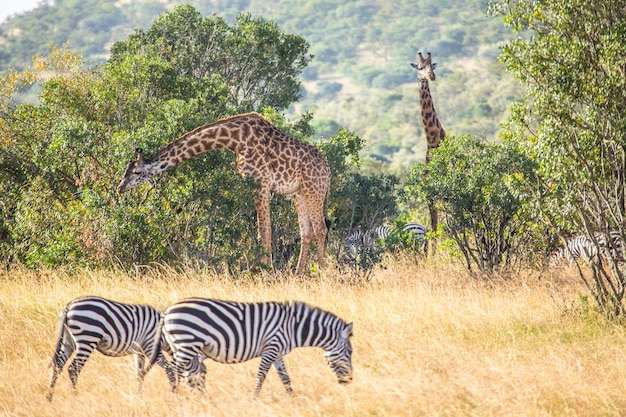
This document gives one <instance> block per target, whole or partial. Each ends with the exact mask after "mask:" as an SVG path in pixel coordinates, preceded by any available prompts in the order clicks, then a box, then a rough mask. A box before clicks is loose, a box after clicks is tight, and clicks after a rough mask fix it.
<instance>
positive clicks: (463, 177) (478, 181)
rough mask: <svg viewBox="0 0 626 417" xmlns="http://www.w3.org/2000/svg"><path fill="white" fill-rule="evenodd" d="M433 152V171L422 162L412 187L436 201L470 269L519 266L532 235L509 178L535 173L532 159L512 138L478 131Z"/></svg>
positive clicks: (448, 141)
mask: <svg viewBox="0 0 626 417" xmlns="http://www.w3.org/2000/svg"><path fill="white" fill-rule="evenodd" d="M432 155H433V156H432V160H431V161H430V163H429V164H428V170H429V174H428V176H427V177H426V178H423V173H424V169H425V167H426V166H425V164H419V165H416V166H415V167H414V169H413V170H412V173H411V176H410V178H409V179H408V180H407V182H406V187H408V188H411V187H417V188H418V189H419V190H420V191H421V192H422V193H423V194H424V196H425V198H426V200H427V201H434V202H435V204H436V206H437V209H438V210H439V212H440V213H441V214H442V217H443V224H444V229H445V232H446V233H447V234H449V235H450V236H451V237H452V239H453V240H454V241H455V242H456V244H457V246H458V248H459V249H460V251H461V253H462V254H463V257H464V259H465V262H466V266H467V268H468V269H469V270H472V268H473V266H475V267H477V268H478V269H479V270H481V271H493V270H494V269H501V268H503V267H510V266H513V265H515V263H516V260H519V259H520V258H521V257H522V256H523V253H524V251H523V250H522V249H523V243H524V242H525V239H527V238H528V235H527V233H526V231H525V230H524V229H525V227H524V225H525V222H524V220H523V219H522V218H521V217H520V216H519V215H518V211H519V209H520V207H521V201H520V199H519V198H517V197H516V196H515V195H514V194H513V192H512V190H511V189H510V187H509V186H508V185H507V180H508V179H509V178H511V177H513V176H516V175H519V174H520V173H522V174H523V175H524V177H525V178H531V177H532V172H533V164H532V162H531V161H530V160H529V159H528V158H526V157H525V156H524V155H523V154H522V153H521V152H520V151H519V150H518V148H517V147H516V146H515V145H514V144H513V143H511V142H507V143H504V144H488V143H486V142H483V141H481V140H480V139H479V138H477V137H475V136H472V135H462V136H458V137H450V138H447V139H446V140H445V141H444V142H443V143H442V144H441V145H440V146H439V148H437V149H436V150H435V151H434V152H433V154H432ZM409 194H410V193H409Z"/></svg>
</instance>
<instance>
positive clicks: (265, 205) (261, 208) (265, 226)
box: [255, 188, 272, 266]
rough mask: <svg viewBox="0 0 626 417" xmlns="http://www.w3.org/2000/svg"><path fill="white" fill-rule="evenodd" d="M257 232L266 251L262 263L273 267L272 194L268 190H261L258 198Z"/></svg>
mask: <svg viewBox="0 0 626 417" xmlns="http://www.w3.org/2000/svg"><path fill="white" fill-rule="evenodd" d="M255 203H256V219H257V230H258V234H259V237H260V239H261V245H262V246H263V249H264V250H265V253H264V254H263V258H261V262H263V263H264V264H265V265H269V266H271V265H272V225H271V223H270V194H269V191H267V190H266V189H263V188H262V189H261V190H259V193H258V194H257V197H256V202H255Z"/></svg>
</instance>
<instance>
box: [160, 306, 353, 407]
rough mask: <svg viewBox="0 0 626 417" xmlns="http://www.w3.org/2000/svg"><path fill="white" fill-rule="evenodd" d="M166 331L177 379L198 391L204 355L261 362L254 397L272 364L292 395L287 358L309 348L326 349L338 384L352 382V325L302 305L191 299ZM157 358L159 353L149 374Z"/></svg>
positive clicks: (166, 320)
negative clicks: (198, 362) (197, 360)
mask: <svg viewBox="0 0 626 417" xmlns="http://www.w3.org/2000/svg"><path fill="white" fill-rule="evenodd" d="M161 328H162V333H163V336H164V337H163V339H164V340H165V342H166V343H168V344H169V347H170V349H171V350H172V352H173V362H172V366H173V368H174V370H175V372H176V375H177V376H178V377H180V375H182V373H183V372H186V373H188V374H190V375H191V380H190V381H189V382H190V384H191V385H192V386H196V387H201V384H202V383H203V380H201V379H200V378H197V377H196V376H197V373H196V372H195V371H194V369H193V367H194V364H193V360H192V359H193V358H194V357H197V356H198V355H202V354H204V355H206V356H207V357H209V358H211V359H213V360H214V361H216V362H221V363H239V362H245V361H247V360H249V359H253V358H257V357H260V358H261V364H260V366H259V371H258V373H257V377H256V383H255V385H254V396H255V397H256V396H258V394H259V392H260V390H261V386H262V385H263V381H265V377H266V376H267V373H268V371H269V369H270V367H271V366H272V365H273V366H274V368H276V370H277V371H278V375H279V376H280V379H281V381H282V383H283V385H284V387H285V389H286V390H287V392H288V393H290V394H291V393H293V389H292V387H291V381H290V379H289V375H288V374H287V370H286V368H285V363H284V361H283V356H284V355H286V354H287V353H289V352H290V351H291V350H292V349H294V348H296V347H304V346H313V347H320V348H322V349H324V350H325V351H326V352H325V354H324V358H325V360H326V362H327V363H328V365H329V366H330V368H331V369H332V370H333V372H334V373H335V375H336V376H337V379H338V381H339V382H340V383H344V384H347V383H350V382H351V381H352V345H351V343H350V337H351V336H352V323H346V322H344V321H343V320H341V319H340V318H338V317H337V316H335V315H334V314H332V313H330V312H327V311H324V310H322V309H320V308H317V307H312V306H309V305H307V304H305V303H302V302H297V301H294V302H290V303H279V302H265V303H237V302H231V301H221V300H213V299H204V298H190V299H187V300H183V301H180V302H178V303H175V304H173V305H171V306H170V307H169V308H167V310H166V311H165V312H164V314H163V318H162V320H161ZM155 343H156V344H157V348H158V344H159V343H161V338H158V337H157V338H156V339H155ZM154 352H156V350H155V351H154ZM157 358H158V355H157V354H155V353H153V356H152V358H151V360H150V364H149V365H148V369H149V367H150V366H152V364H153V363H154V362H155V361H156V360H157ZM194 377H196V378H195V381H194Z"/></svg>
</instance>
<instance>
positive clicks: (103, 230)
mask: <svg viewBox="0 0 626 417" xmlns="http://www.w3.org/2000/svg"><path fill="white" fill-rule="evenodd" d="M188 28H193V30H194V32H193V33H194V34H195V36H196V38H194V43H186V41H188V40H189V39H188V38H185V37H184V36H187V35H190V33H189V32H186V31H185V29H188ZM159 30H165V31H166V32H167V34H168V35H169V36H164V35H163V34H161V35H158V34H159ZM176 36H183V38H181V39H178V38H176ZM218 41H221V42H222V43H221V44H218V45H216V44H215V42H218ZM165 42H171V43H172V45H173V46H172V45H170V46H172V47H173V48H174V49H172V48H170V47H168V45H167V44H166V43H165ZM201 42H210V43H209V44H205V45H204V46H203V44H202V43H201ZM209 46H211V47H215V48H216V49H215V51H217V52H219V54H222V55H228V51H230V50H231V48H232V51H233V52H237V54H239V55H237V54H235V53H233V54H231V56H230V58H229V60H228V62H229V67H226V68H223V67H220V68H219V70H222V71H231V72H232V71H233V69H235V68H239V69H240V71H239V72H238V76H235V75H232V74H230V75H229V74H228V73H227V72H223V73H219V71H217V69H215V68H214V70H215V71H217V72H211V71H207V72H206V73H201V72H198V71H199V69H200V68H203V66H204V65H206V64H207V61H206V60H207V59H209V60H210V54H209V55H207V53H208V52H209V51H211V49H210V48H209ZM237 48H239V49H237ZM255 48H260V50H259V51H258V54H254V53H252V51H251V49H255ZM307 48H308V45H307V44H306V42H304V41H303V40H302V39H301V38H299V37H297V36H291V35H285V34H283V33H282V32H281V31H280V30H279V29H278V27H277V26H276V25H275V24H274V23H271V22H265V21H263V20H262V19H252V18H250V16H248V15H242V16H241V17H240V19H238V20H237V25H236V26H235V27H230V26H228V25H226V24H225V23H224V22H223V21H220V20H219V19H216V18H206V19H205V18H204V17H202V16H201V15H200V14H199V13H198V12H197V11H195V10H193V8H191V7H189V6H183V7H180V8H176V9H175V10H174V11H173V12H171V13H170V14H165V15H162V16H161V17H160V18H159V19H158V20H157V22H155V24H154V26H153V27H152V28H151V29H150V30H148V31H146V32H142V31H138V32H136V34H134V35H133V36H131V37H130V38H129V40H127V41H125V42H121V43H119V44H117V45H115V46H114V48H113V50H114V54H113V57H112V59H111V60H110V61H109V62H107V63H106V64H105V65H103V66H101V67H99V68H97V69H89V68H87V67H86V66H85V65H84V64H85V63H84V61H83V60H82V58H81V56H80V55H78V54H76V53H73V52H71V51H70V50H69V49H68V48H66V47H65V48H53V49H52V50H51V52H50V54H49V56H47V57H44V56H38V57H36V59H35V61H34V64H33V70H26V71H24V72H22V73H20V72H18V71H11V72H10V73H8V74H7V75H3V76H2V79H1V80H0V85H2V86H3V87H2V89H1V90H0V93H1V95H0V113H1V115H2V117H1V119H0V120H2V121H1V122H0V143H1V144H2V146H0V187H1V189H2V191H3V193H2V195H1V196H0V203H1V207H2V211H1V212H0V218H1V220H0V237H2V242H1V244H2V250H3V252H4V251H5V250H6V255H5V256H3V257H2V258H3V259H8V258H9V257H12V259H14V260H16V261H19V262H22V263H24V264H26V265H28V266H32V267H54V266H58V265H62V264H66V263H72V264H97V265H107V264H111V263H115V264H121V265H125V266H126V265H130V264H145V263H150V262H166V263H174V264H176V263H186V262H200V263H204V265H207V266H209V267H212V268H216V269H221V270H227V271H230V272H232V273H236V272H238V271H241V270H245V269H248V268H249V267H250V266H251V265H253V264H255V263H256V262H257V258H258V255H259V252H260V248H259V245H258V242H257V241H256V239H257V238H256V219H255V210H254V197H253V196H254V193H253V192H251V191H252V190H253V189H254V187H255V184H253V183H252V181H251V180H250V179H247V178H241V177H240V176H239V175H237V174H236V172H235V170H234V168H233V166H234V160H235V158H234V155H233V154H232V153H229V152H226V151H215V152H209V153H207V154H203V155H201V156H200V157H198V158H195V159H194V160H192V161H189V162H187V163H185V164H182V165H181V166H180V167H177V169H175V170H172V171H168V172H167V173H165V174H164V175H162V176H161V177H160V178H159V179H157V180H156V181H155V182H154V183H152V184H151V185H150V187H142V188H140V189H137V190H133V191H132V192H130V193H127V194H124V195H123V196H120V197H118V196H117V195H116V194H115V186H116V184H117V182H118V181H119V179H120V175H121V173H122V172H123V169H124V165H125V163H126V162H127V161H128V160H130V159H131V157H132V154H133V152H134V149H135V148H136V147H143V148H145V149H146V153H148V154H149V153H152V152H156V150H157V149H159V148H160V147H162V146H163V145H165V144H166V143H168V142H169V141H171V140H173V139H175V138H176V137H178V136H180V135H181V134H182V133H184V132H186V131H189V130H191V129H193V128H195V127H197V126H198V125H202V124H206V123H209V122H211V121H213V120H215V119H217V118H219V117H222V116H225V115H229V114H232V112H234V111H239V110H245V111H248V110H252V109H253V106H254V105H257V104H258V105H261V104H263V103H265V104H278V105H280V106H282V107H285V106H287V105H288V104H290V102H291V100H294V99H295V96H294V91H296V92H297V91H298V90H299V84H298V83H297V82H296V81H295V80H296V78H295V77H296V76H297V74H298V73H299V71H300V70H301V68H302V67H303V65H304V64H305V63H306V62H307V54H306V50H307ZM172 51H174V53H172ZM234 58H237V59H238V60H240V61H235V60H233V59H234ZM244 58H245V59H244ZM194 65H195V66H194ZM246 68H248V69H247V70H246ZM237 77H245V78H246V80H247V81H246V82H247V84H245V85H246V88H247V90H246V91H245V92H241V93H236V94H233V91H237V88H238V87H239V86H238V85H231V84H229V83H239V82H240V81H241V78H237ZM275 77H276V78H277V80H274V78H275ZM35 81H37V82H38V83H39V85H40V94H39V100H38V102H37V103H36V104H19V100H18V97H19V95H20V93H21V92H22V91H24V88H27V87H29V86H31V85H32V84H33V83H34V82H35ZM278 110H280V109H276V108H267V109H265V110H264V111H263V112H264V113H265V114H266V116H267V117H268V118H269V119H270V120H272V121H273V122H274V123H276V124H277V125H278V126H280V127H281V128H284V130H286V131H288V132H289V133H291V134H293V135H294V136H296V137H300V138H302V139H305V138H306V136H307V135H310V134H311V133H312V130H311V128H310V127H309V126H308V122H309V121H310V119H311V115H310V114H305V115H304V116H303V118H302V120H300V121H299V122H298V123H296V124H294V125H293V126H291V125H290V124H289V123H287V122H286V120H285V119H284V116H282V115H280V113H279V111H278ZM273 205H274V206H273V210H274V211H275V216H277V217H278V218H280V217H285V218H288V217H289V216H292V217H294V216H293V215H292V214H291V213H293V207H292V205H291V204H288V203H278V202H277V203H273ZM283 223H284V224H286V225H287V230H285V232H284V233H285V234H291V235H293V234H294V229H293V227H292V226H293V224H294V223H293V221H292V220H291V219H290V220H288V221H285V222H282V221H281V224H283ZM295 234H296V235H297V229H296V230H295ZM279 235H280V234H279Z"/></svg>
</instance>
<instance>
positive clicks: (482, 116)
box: [0, 0, 517, 170]
mask: <svg viewBox="0 0 626 417" xmlns="http://www.w3.org/2000/svg"><path fill="white" fill-rule="evenodd" d="M181 3H182V2H180V1H169V0H162V1H158V0H142V1H129V0H120V1H117V0H80V1H79V0H57V1H54V2H42V3H41V5H40V6H39V7H38V8H37V9H35V10H33V11H31V12H28V13H25V14H23V15H19V16H16V17H14V18H12V19H10V20H8V21H6V22H5V23H4V24H2V25H0V71H1V70H5V69H6V68H8V67H9V66H14V67H17V68H23V67H24V66H26V65H29V64H30V60H31V57H32V56H33V55H34V54H36V53H46V51H47V50H48V47H49V45H51V44H52V45H61V44H63V43H65V42H69V45H70V47H71V48H72V49H75V50H78V51H81V52H83V53H84V55H85V58H86V60H87V62H90V63H93V64H94V65H96V64H98V63H100V62H103V61H105V60H106V59H107V57H108V51H109V49H110V46H111V45H112V44H113V43H114V42H116V41H120V40H123V39H125V38H126V37H127V36H128V35H129V34H130V33H132V31H133V30H134V29H136V28H147V27H149V26H150V25H151V23H152V22H153V20H154V19H155V17H156V16H158V14H159V13H163V12H165V11H167V10H171V9H172V8H173V7H175V6H176V5H177V4H181ZM189 3H191V4H193V5H194V6H195V7H196V8H197V9H198V10H200V11H201V12H202V13H204V14H211V13H216V14H218V15H220V16H222V17H224V18H226V19H227V20H228V21H229V22H232V21H233V20H234V17H235V16H237V14H238V13H239V12H241V11H245V12H250V13H251V14H252V15H254V16H258V15H260V16H263V17H264V18H266V19H272V20H274V21H276V22H277V23H278V24H279V25H280V26H281V27H282V29H283V30H284V31H286V32H288V33H294V34H298V35H301V36H303V37H304V38H305V39H306V40H307V41H308V42H309V43H310V44H311V49H310V51H311V53H313V54H314V55H315V58H314V59H313V61H312V64H311V65H310V66H309V67H308V68H307V69H306V70H305V71H304V73H303V74H302V81H303V91H302V99H301V101H300V102H299V103H297V104H296V105H294V106H293V107H292V108H291V109H290V112H291V113H292V116H293V117H294V118H295V117H297V115H298V114H300V113H301V112H302V111H306V110H310V111H313V112H314V114H315V119H314V124H315V126H316V128H317V131H318V134H319V135H320V136H326V137H327V136H330V135H333V134H334V133H336V131H337V129H338V128H339V127H345V128H348V129H350V130H352V131H354V132H356V133H357V134H359V135H360V136H361V137H363V138H364V139H365V140H366V143H367V147H366V149H365V152H364V155H363V156H368V157H371V158H372V159H374V160H378V161H381V162H380V163H379V164H374V165H375V166H376V168H377V169H383V170H385V169H390V168H391V169H394V168H397V167H399V166H403V167H406V166H408V165H409V164H412V163H415V162H417V161H420V160H423V157H424V153H425V149H426V144H425V139H424V137H423V131H422V125H421V118H420V109H419V97H418V95H417V83H416V78H415V71H414V70H413V69H412V68H410V67H409V65H408V64H409V62H411V61H413V60H414V59H415V57H416V54H417V52H418V51H423V52H427V51H430V52H432V54H433V58H434V60H435V62H437V63H438V69H437V80H436V81H435V82H433V83H431V91H432V94H433V98H434V100H435V103H434V104H435V108H436V110H437V112H438V114H439V117H440V119H441V122H442V124H443V126H444V128H445V129H446V131H448V132H449V133H453V134H460V133H464V132H474V133H476V134H478V135H479V136H481V137H484V138H485V139H486V140H495V139H496V138H497V131H498V127H499V124H500V123H501V122H502V121H503V120H504V118H505V116H506V111H507V108H508V105H509V104H510V103H511V102H512V101H513V100H515V99H516V97H517V91H516V86H515V84H514V81H513V80H512V78H511V77H510V76H508V75H507V74H505V73H504V70H503V68H502V66H500V65H498V64H497V56H498V53H499V49H498V47H499V45H500V44H501V43H502V42H503V41H506V40H507V39H509V38H510V37H511V36H512V35H511V34H510V33H509V31H508V29H507V28H505V27H504V26H503V24H502V22H501V21H499V20H498V19H494V18H489V17H486V4H485V2H484V1H482V0H470V1H460V0H424V1H421V2H413V1H408V0H400V1H389V0H379V1H375V0H349V1H341V2H340V1H337V0H308V1H294V0H278V1H276V0H274V1H268V0H238V1H232V0H231V1H225V0H194V1H191V2H189ZM370 165H371V164H370Z"/></svg>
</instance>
